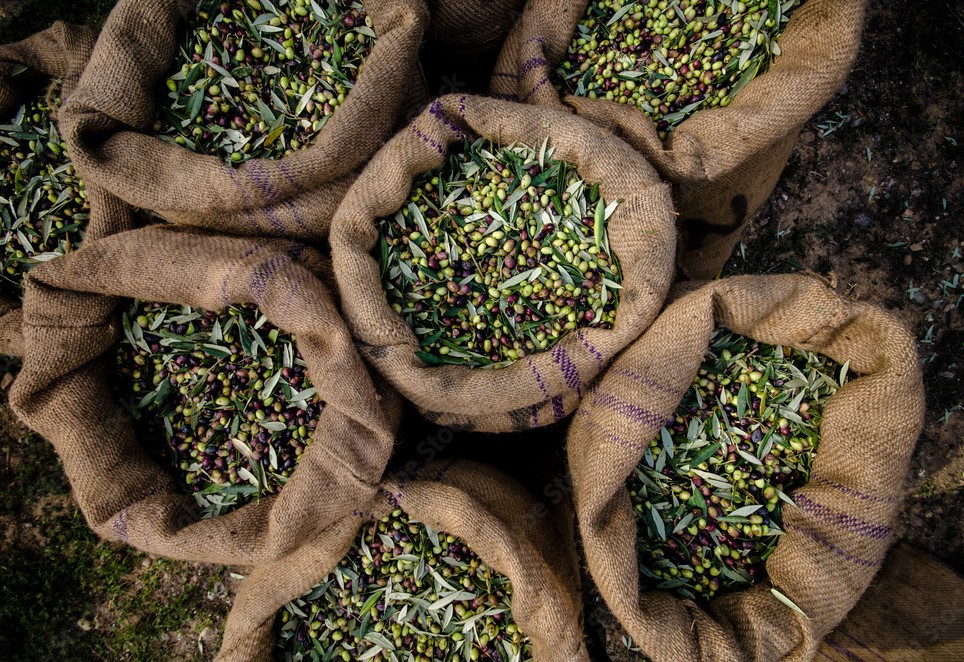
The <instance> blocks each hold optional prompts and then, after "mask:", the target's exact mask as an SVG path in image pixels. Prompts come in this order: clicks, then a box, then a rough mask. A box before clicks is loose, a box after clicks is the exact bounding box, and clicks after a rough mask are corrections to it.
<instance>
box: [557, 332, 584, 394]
mask: <svg viewBox="0 0 964 662" xmlns="http://www.w3.org/2000/svg"><path fill="white" fill-rule="evenodd" d="M552 359H553V360H554V361H555V362H556V365H558V366H559V370H561V371H562V376H563V377H564V378H565V380H566V386H568V387H569V388H570V389H572V390H573V391H575V392H576V395H578V396H579V398H580V399H582V379H580V378H579V370H578V369H577V368H576V364H575V363H573V362H572V358H570V356H569V354H568V352H566V350H564V349H563V348H562V345H556V348H555V349H553V350H552Z"/></svg>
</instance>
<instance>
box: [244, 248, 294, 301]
mask: <svg viewBox="0 0 964 662" xmlns="http://www.w3.org/2000/svg"><path fill="white" fill-rule="evenodd" d="M289 262H291V258H290V257H289V256H287V255H276V256H275V257H273V258H271V259H270V260H268V261H267V262H262V263H261V264H259V265H258V266H257V267H255V269H254V271H253V272H252V273H251V293H252V294H253V295H254V298H255V299H257V300H258V302H259V303H260V302H261V301H262V300H263V299H264V292H265V290H267V289H268V282H269V281H270V280H271V279H272V277H274V275H275V274H276V273H278V271H279V270H280V269H281V267H283V266H285V265H286V264H288V263H289Z"/></svg>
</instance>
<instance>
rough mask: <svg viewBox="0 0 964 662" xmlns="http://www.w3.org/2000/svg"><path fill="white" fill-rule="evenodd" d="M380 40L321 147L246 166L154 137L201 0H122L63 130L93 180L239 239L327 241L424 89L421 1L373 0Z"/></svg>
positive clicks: (319, 140) (369, 5)
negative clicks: (161, 89) (186, 18)
mask: <svg viewBox="0 0 964 662" xmlns="http://www.w3.org/2000/svg"><path fill="white" fill-rule="evenodd" d="M364 4H365V8H366V10H367V11H368V13H369V15H371V17H372V19H373V20H374V22H375V28H374V29H375V32H376V33H377V34H378V40H377V41H376V43H375V46H374V48H373V49H372V52H371V54H370V55H369V56H368V58H367V60H366V61H365V67H364V70H363V71H362V75H361V76H360V77H359V79H358V82H357V84H356V86H355V88H354V89H353V90H352V91H351V92H350V93H349V95H348V96H347V98H346V101H345V103H344V105H343V106H341V107H340V108H339V109H338V111H337V112H336V113H335V114H334V115H333V116H332V117H331V119H330V120H329V121H328V123H327V124H326V125H325V127H324V129H323V130H322V131H321V132H320V133H319V134H318V135H317V136H316V138H315V140H314V143H313V144H312V145H311V146H310V147H308V148H306V149H303V150H300V151H298V152H296V153H294V154H292V155H291V156H288V157H285V158H282V159H278V160H265V159H253V160H251V161H249V162H247V163H245V164H243V165H242V166H241V167H239V168H234V167H231V166H229V165H226V164H225V163H224V162H222V161H221V159H220V158H218V157H216V156H208V155H201V154H195V153H193V152H191V151H190V150H188V149H185V148H181V147H178V146H175V145H171V144H169V143H166V142H164V141H163V140H161V139H160V138H158V137H156V136H154V135H152V126H153V123H154V112H155V108H156V105H155V104H156V103H157V89H158V84H159V83H160V82H161V81H162V80H163V78H164V77H165V76H166V75H168V73H169V72H170V69H171V67H172V65H173V63H174V59H175V53H176V52H177V44H178V42H179V39H180V32H181V30H180V27H181V19H182V16H183V15H185V14H186V13H187V11H188V10H189V9H190V8H192V7H193V6H194V5H195V0H158V1H156V2H147V3H145V2H142V1H141V0H120V2H119V3H118V4H117V7H115V9H114V10H113V12H111V14H110V16H109V17H108V19H107V23H106V24H105V25H104V29H103V31H102V33H101V36H100V39H99V40H98V42H97V46H96V48H95V49H94V53H93V55H92V56H91V60H90V66H89V67H88V68H87V70H86V71H85V72H84V75H83V77H82V78H81V80H80V85H79V87H78V89H77V91H76V93H75V94H74V95H72V97H71V99H70V102H69V103H67V104H66V105H65V107H64V109H63V112H62V123H63V127H64V135H65V137H66V138H67V143H68V146H69V147H70V149H71V153H72V154H73V157H74V160H75V162H76V164H77V167H78V169H79V170H80V172H81V174H82V175H83V176H84V179H85V180H86V181H88V182H89V183H91V184H96V185H98V186H102V187H104V188H105V189H107V190H108V191H111V192H113V193H115V194H116V195H118V196H120V197H121V198H123V199H124V200H126V201H127V202H129V203H131V204H132V205H135V206H136V207H140V208H142V209H148V210H151V211H153V212H156V213H159V214H160V215H161V216H163V217H164V218H165V219H167V220H168V221H170V222H172V223H179V224H180V223H183V224H189V225H196V226H202V227H207V228H211V229H215V230H217V231H220V232H226V233H232V234H248V235H262V236H269V235H270V236H285V237H290V238H299V239H319V238H322V237H324V236H325V235H326V234H327V231H328V226H329V223H330V219H331V215H332V214H333V213H334V211H335V208H336V206H337V205H338V203H339V201H340V200H341V198H342V197H343V196H344V195H345V192H346V191H347V190H348V188H349V187H350V186H351V183H352V182H353V181H354V179H355V177H356V176H357V172H355V171H356V170H357V169H358V168H359V167H360V166H362V165H363V164H364V163H365V162H366V161H367V160H368V159H369V158H370V157H371V155H372V154H374V153H375V151H376V150H377V149H378V148H379V147H380V146H381V145H382V143H383V142H384V141H385V140H386V139H387V138H388V137H389V136H390V135H391V133H392V131H393V130H394V129H395V128H396V126H397V124H398V122H399V121H400V119H401V117H402V114H403V111H404V109H405V107H406V104H407V103H408V102H409V99H410V97H411V96H412V95H413V94H418V93H419V92H420V89H421V88H420V85H421V76H420V75H419V74H418V47H419V43H420V41H421V39H422V35H423V32H424V29H425V24H426V22H427V14H428V10H427V8H426V7H425V5H424V2H423V0H394V1H391V2H389V1H388V0H366V2H365V3H364Z"/></svg>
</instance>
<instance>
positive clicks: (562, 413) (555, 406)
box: [552, 395, 566, 421]
mask: <svg viewBox="0 0 964 662" xmlns="http://www.w3.org/2000/svg"><path fill="white" fill-rule="evenodd" d="M552 415H553V416H554V417H555V419H556V421H561V420H562V419H564V418H565V417H566V409H565V407H564V406H563V402H562V396H561V395H557V396H555V397H554V398H552Z"/></svg>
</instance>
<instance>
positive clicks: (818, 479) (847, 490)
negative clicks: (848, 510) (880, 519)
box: [810, 475, 897, 503]
mask: <svg viewBox="0 0 964 662" xmlns="http://www.w3.org/2000/svg"><path fill="white" fill-rule="evenodd" d="M810 482H811V483H818V484H820V485H828V486H830V487H833V488H835V489H837V490H840V491H841V492H843V493H844V494H846V495H848V496H852V497H857V498H858V499H862V500H863V501H874V502H876V503H897V499H888V498H886V497H879V496H874V495H872V494H865V493H863V492H861V491H860V490H856V489H854V488H852V487H847V486H846V485H842V484H840V483H835V482H834V481H832V480H827V479H826V478H823V477H822V476H817V475H812V476H811V477H810Z"/></svg>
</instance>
